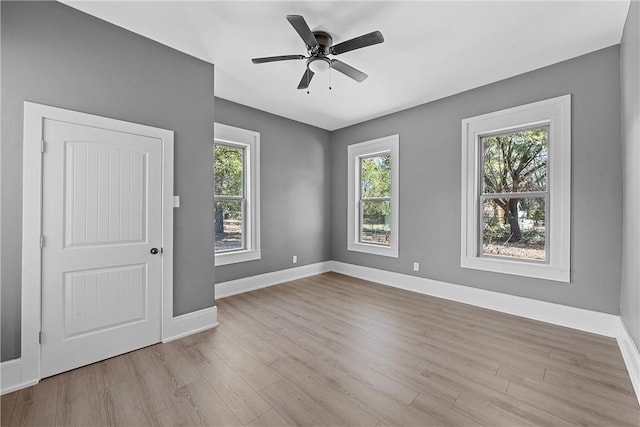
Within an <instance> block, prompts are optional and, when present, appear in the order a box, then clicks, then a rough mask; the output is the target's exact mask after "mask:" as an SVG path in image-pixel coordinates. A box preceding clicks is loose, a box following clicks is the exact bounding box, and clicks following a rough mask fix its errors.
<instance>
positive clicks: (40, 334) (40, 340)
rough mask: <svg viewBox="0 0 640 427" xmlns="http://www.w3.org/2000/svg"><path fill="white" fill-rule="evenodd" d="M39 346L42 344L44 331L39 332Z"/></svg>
mask: <svg viewBox="0 0 640 427" xmlns="http://www.w3.org/2000/svg"><path fill="white" fill-rule="evenodd" d="M38 344H42V331H40V332H38Z"/></svg>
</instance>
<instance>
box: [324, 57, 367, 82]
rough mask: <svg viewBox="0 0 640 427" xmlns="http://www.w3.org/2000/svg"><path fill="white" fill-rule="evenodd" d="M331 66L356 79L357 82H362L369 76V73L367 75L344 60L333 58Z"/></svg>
mask: <svg viewBox="0 0 640 427" xmlns="http://www.w3.org/2000/svg"><path fill="white" fill-rule="evenodd" d="M331 68H333V69H334V70H336V71H339V72H341V73H342V74H344V75H345V76H347V77H351V78H352V79H353V80H355V81H357V82H362V81H364V80H365V79H366V78H367V77H369V76H368V75H366V74H365V73H363V72H362V71H360V70H358V69H357V68H353V67H352V66H351V65H349V64H345V63H344V62H342V61H338V60H337V59H332V60H331Z"/></svg>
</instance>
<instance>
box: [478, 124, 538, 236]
mask: <svg viewBox="0 0 640 427" xmlns="http://www.w3.org/2000/svg"><path fill="white" fill-rule="evenodd" d="M548 134H549V132H548V128H547V127H541V128H535V129H526V130H520V131H516V132H512V133H509V134H504V135H496V136H489V137H484V138H482V150H483V193H484V194H500V193H522V192H530V191H546V189H547V159H548ZM523 196H524V195H523ZM530 200H531V199H527V200H525V199H523V198H520V197H505V198H495V199H491V201H492V202H494V203H495V204H497V205H498V206H499V207H500V209H502V211H503V215H502V217H503V218H504V221H505V223H507V224H508V225H509V227H510V237H509V241H520V239H521V238H522V232H521V230H520V225H519V223H518V210H519V207H520V209H521V210H527V208H528V206H525V205H527V204H531V203H532V202H531V201H530ZM541 206H542V207H540V204H539V203H538V204H537V206H535V208H536V209H535V210H534V211H535V213H536V215H537V216H540V215H541V213H540V212H542V217H543V218H544V204H542V205H541Z"/></svg>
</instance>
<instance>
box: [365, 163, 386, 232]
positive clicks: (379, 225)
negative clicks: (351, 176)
mask: <svg viewBox="0 0 640 427" xmlns="http://www.w3.org/2000/svg"><path fill="white" fill-rule="evenodd" d="M360 193H361V194H360V196H361V199H362V222H363V224H362V228H363V232H365V233H366V234H367V236H366V237H363V238H364V239H366V240H375V241H378V242H381V243H389V241H388V240H389V235H390V229H389V225H388V222H389V221H388V219H389V215H390V214H391V202H390V199H389V198H390V197H391V154H390V153H385V154H381V155H378V156H372V157H365V158H362V159H360ZM368 199H374V200H368Z"/></svg>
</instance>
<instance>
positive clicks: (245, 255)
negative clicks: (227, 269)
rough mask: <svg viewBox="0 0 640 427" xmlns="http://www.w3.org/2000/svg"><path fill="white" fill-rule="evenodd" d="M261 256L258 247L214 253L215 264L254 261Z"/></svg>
mask: <svg viewBox="0 0 640 427" xmlns="http://www.w3.org/2000/svg"><path fill="white" fill-rule="evenodd" d="M260 258H261V254H260V249H256V250H248V251H235V252H225V253H219V254H216V255H215V266H216V267H218V266H221V265H228V264H236V263H239V262H246V261H255V260H257V259H260Z"/></svg>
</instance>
